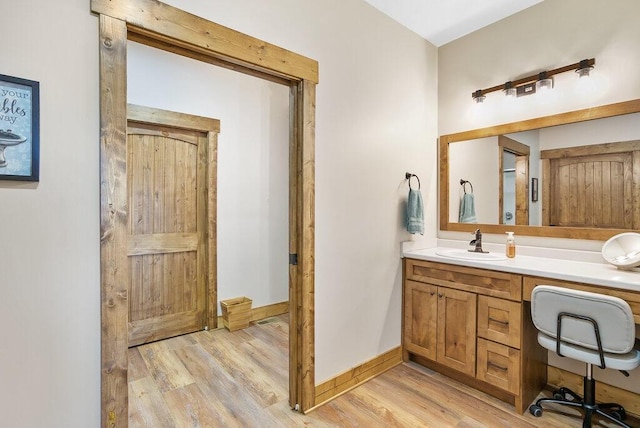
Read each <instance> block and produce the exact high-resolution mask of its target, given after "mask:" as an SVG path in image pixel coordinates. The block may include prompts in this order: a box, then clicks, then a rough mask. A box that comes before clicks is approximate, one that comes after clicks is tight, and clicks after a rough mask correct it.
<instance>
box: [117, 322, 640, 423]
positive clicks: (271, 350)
mask: <svg viewBox="0 0 640 428" xmlns="http://www.w3.org/2000/svg"><path fill="white" fill-rule="evenodd" d="M288 329H289V325H288V316H286V315H283V316H279V317H273V318H269V319H267V320H264V321H261V322H259V323H252V326H251V327H249V328H247V329H244V330H240V331H235V332H233V333H230V332H228V331H227V330H216V331H202V332H198V333H193V334H189V335H185V336H180V337H176V338H173V339H168V340H164V341H160V342H155V343H151V344H147V345H142V346H139V347H137V348H131V349H130V350H129V359H130V363H129V426H131V427H154V428H163V427H167V428H172V427H260V428H263V427H438V428H441V427H509V428H513V427H551V428H553V427H580V426H582V424H581V421H580V420H579V415H578V413H577V412H576V411H574V410H572V409H571V410H570V409H567V410H566V412H567V413H566V414H564V413H560V412H555V411H551V410H546V411H545V412H544V414H543V416H542V417H541V418H535V417H533V416H532V415H530V414H529V413H526V414H525V415H518V414H516V413H515V412H514V411H513V408H512V406H509V405H507V404H505V403H503V402H501V401H499V400H497V399H494V398H492V397H490V396H488V395H485V394H482V393H480V392H478V391H476V390H474V389H472V388H468V387H466V386H464V385H462V384H460V383H457V382H455V381H452V380H450V379H448V378H447V377H445V376H442V375H440V374H438V373H435V372H433V371H431V370H428V369H425V368H423V367H421V366H419V365H415V364H401V365H398V366H396V367H394V368H393V369H391V370H389V371H387V372H386V373H384V374H382V375H380V376H378V377H377V378H375V379H372V380H371V381H369V382H367V383H366V384H364V385H362V386H360V387H358V388H356V389H354V390H352V391H350V392H348V393H346V394H343V395H342V396H340V397H338V398H336V399H335V400H333V401H331V402H329V403H327V404H325V405H324V406H321V407H319V408H318V409H316V410H315V411H313V412H311V413H309V414H307V415H302V414H299V413H296V412H293V411H292V410H290V409H289V405H288V389H287V388H288V358H287V354H288V346H289V345H288V343H289V342H288ZM628 422H629V423H631V424H632V425H633V424H635V425H634V426H640V425H638V424H637V421H628ZM598 423H599V424H598V425H596V424H594V426H600V427H604V426H607V427H608V426H614V425H613V424H610V423H602V422H601V421H600V420H598Z"/></svg>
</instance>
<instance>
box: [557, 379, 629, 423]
mask: <svg viewBox="0 0 640 428" xmlns="http://www.w3.org/2000/svg"><path fill="white" fill-rule="evenodd" d="M620 376H622V375H620ZM582 379H583V376H580V375H577V374H575V373H572V372H569V371H566V370H563V369H561V368H558V367H553V366H548V367H547V383H548V384H549V385H550V386H552V387H553V388H554V389H555V388H558V387H560V386H564V387H567V388H569V389H572V390H573V391H574V392H576V393H577V394H579V395H582V390H583V380H582ZM596 401H598V402H601V403H610V402H613V403H618V404H620V405H621V406H622V407H624V409H625V410H626V412H627V413H629V414H632V415H633V416H635V417H640V396H639V395H638V394H636V393H635V392H631V391H627V390H624V389H620V388H616V387H615V386H611V385H608V384H606V383H602V382H598V383H597V385H596Z"/></svg>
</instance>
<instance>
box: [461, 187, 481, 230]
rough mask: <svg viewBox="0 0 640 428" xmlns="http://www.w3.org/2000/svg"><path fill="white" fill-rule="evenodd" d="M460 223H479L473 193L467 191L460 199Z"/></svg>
mask: <svg viewBox="0 0 640 428" xmlns="http://www.w3.org/2000/svg"><path fill="white" fill-rule="evenodd" d="M459 221H460V223H477V222H478V219H477V218H476V206H475V201H474V199H473V193H465V194H464V195H463V196H462V200H461V201H460V216H459Z"/></svg>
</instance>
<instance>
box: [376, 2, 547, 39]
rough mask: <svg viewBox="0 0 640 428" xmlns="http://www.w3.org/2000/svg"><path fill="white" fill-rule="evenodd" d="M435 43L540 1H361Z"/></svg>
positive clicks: (453, 37)
mask: <svg viewBox="0 0 640 428" xmlns="http://www.w3.org/2000/svg"><path fill="white" fill-rule="evenodd" d="M365 1H366V2H367V3H369V4H370V5H372V6H373V7H375V8H376V9H378V10H379V11H381V12H382V13H384V14H385V15H387V16H389V17H390V18H392V19H393V20H395V21H397V22H399V23H400V24H402V25H403V26H405V27H407V28H408V29H410V30H412V31H414V32H415V33H417V34H419V35H420V36H422V37H423V38H425V39H426V40H428V41H430V42H431V43H433V44H434V45H436V46H442V45H444V44H445V43H449V42H450V41H452V40H455V39H457V38H459V37H462V36H464V35H466V34H469V33H471V32H473V31H476V30H478V29H480V28H482V27H486V26H487V25H489V24H492V23H494V22H496V21H499V20H501V19H503V18H506V17H507V16H509V15H513V14H514V13H517V12H520V11H521V10H523V9H526V8H528V7H530V6H533V5H534V4H536V3H540V2H541V1H542V0H365Z"/></svg>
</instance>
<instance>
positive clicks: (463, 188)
mask: <svg viewBox="0 0 640 428" xmlns="http://www.w3.org/2000/svg"><path fill="white" fill-rule="evenodd" d="M467 183H469V186H471V193H473V184H471V182H470V181H467V180H463V179H462V178H461V179H460V185H461V186H462V190H464V193H467V187H466V184H467Z"/></svg>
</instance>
